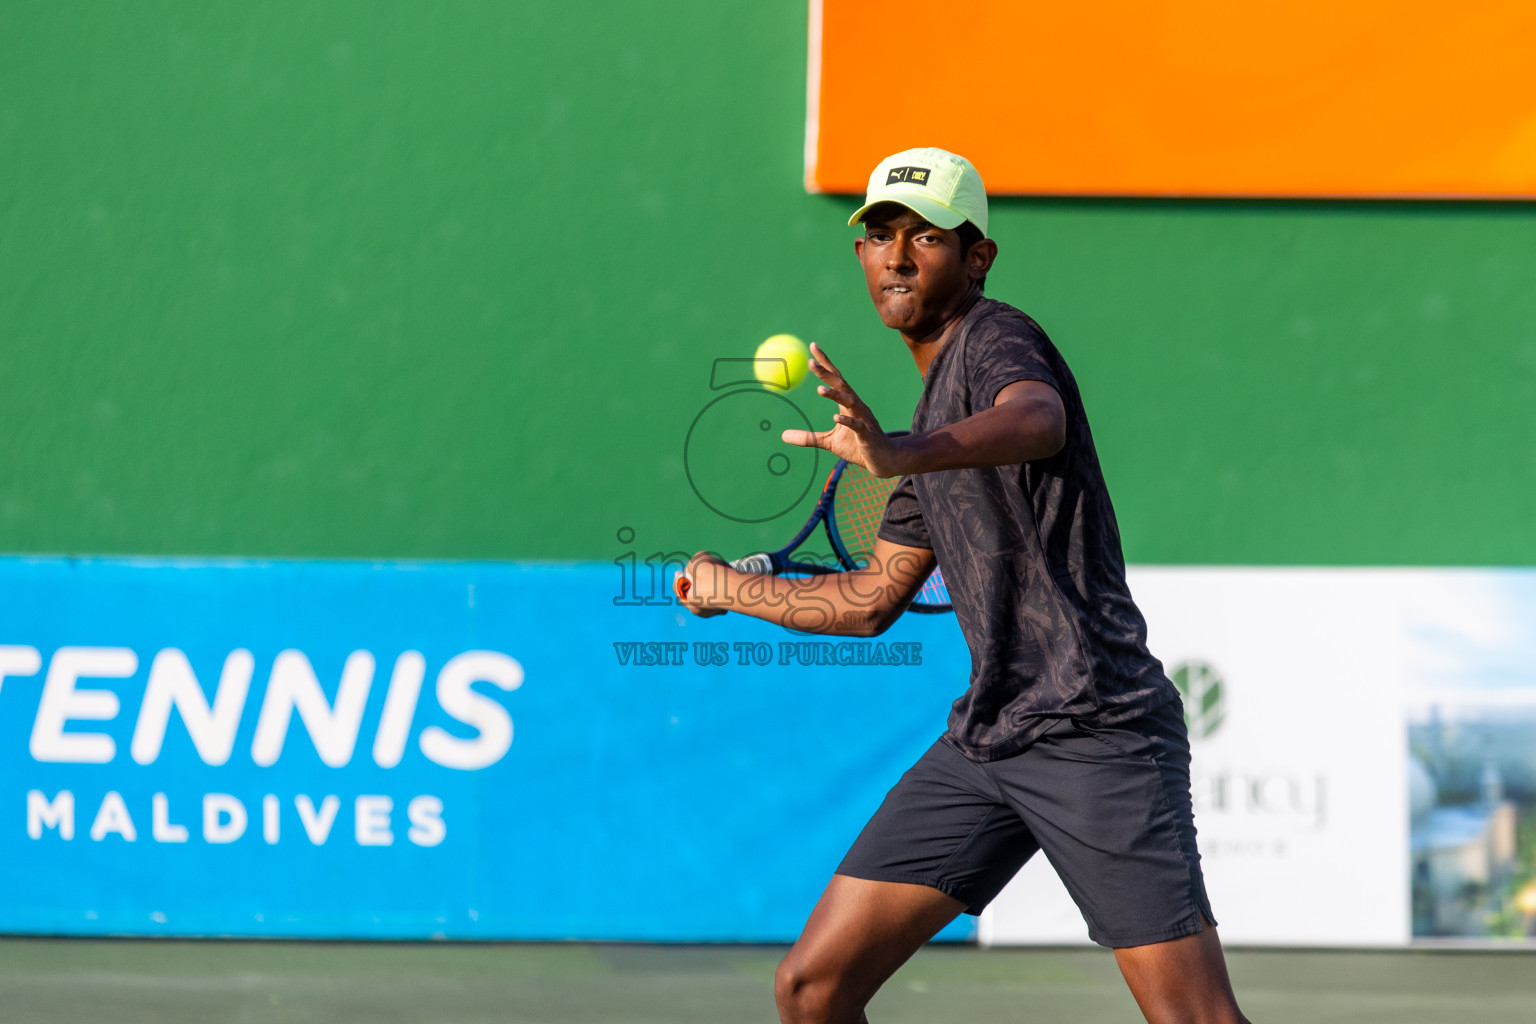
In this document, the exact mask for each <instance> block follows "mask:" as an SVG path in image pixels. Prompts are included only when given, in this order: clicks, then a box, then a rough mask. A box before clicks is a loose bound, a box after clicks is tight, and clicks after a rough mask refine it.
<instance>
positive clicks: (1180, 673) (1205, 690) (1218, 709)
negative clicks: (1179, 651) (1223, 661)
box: [1172, 661, 1227, 740]
mask: <svg viewBox="0 0 1536 1024" xmlns="http://www.w3.org/2000/svg"><path fill="white" fill-rule="evenodd" d="M1172 679H1173V685H1174V686H1177V687H1178V688H1179V696H1180V697H1183V698H1184V724H1185V725H1187V726H1189V736H1190V738H1191V739H1196V740H1203V739H1205V738H1206V737H1207V736H1209V735H1211V734H1212V733H1214V732H1215V731H1216V730H1217V729H1220V728H1221V723H1222V721H1223V720H1224V719H1225V718H1226V717H1227V712H1226V708H1225V707H1224V702H1223V701H1222V697H1221V676H1219V675H1217V674H1216V669H1215V668H1214V667H1212V666H1211V665H1208V664H1207V663H1205V662H1203V661H1186V662H1184V663H1183V664H1181V665H1179V666H1178V667H1177V668H1175V669H1174V670H1173V675H1172Z"/></svg>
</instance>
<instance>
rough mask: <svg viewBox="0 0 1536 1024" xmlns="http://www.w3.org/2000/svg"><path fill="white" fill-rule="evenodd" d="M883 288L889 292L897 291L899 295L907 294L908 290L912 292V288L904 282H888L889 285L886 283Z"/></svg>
mask: <svg viewBox="0 0 1536 1024" xmlns="http://www.w3.org/2000/svg"><path fill="white" fill-rule="evenodd" d="M881 290H882V291H887V292H895V293H896V294H897V295H905V294H907V293H908V292H910V291H911V290H912V289H911V288H908V287H907V286H906V285H904V284H888V285H886V286H885V287H884V288H883V289H881Z"/></svg>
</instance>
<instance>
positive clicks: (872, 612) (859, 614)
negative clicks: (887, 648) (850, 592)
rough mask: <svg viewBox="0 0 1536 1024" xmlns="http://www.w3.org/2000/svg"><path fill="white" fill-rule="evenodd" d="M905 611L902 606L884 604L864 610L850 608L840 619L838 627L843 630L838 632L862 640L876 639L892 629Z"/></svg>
mask: <svg viewBox="0 0 1536 1024" xmlns="http://www.w3.org/2000/svg"><path fill="white" fill-rule="evenodd" d="M904 610H905V609H904V608H903V607H900V606H891V607H887V606H886V605H885V603H884V602H881V603H880V604H876V605H870V606H868V607H864V608H850V609H847V610H845V611H844V612H843V614H842V615H841V616H840V617H839V622H838V625H839V626H840V627H841V628H840V629H838V631H837V632H838V633H840V634H841V635H843V636H852V637H859V638H861V639H868V638H870V637H876V636H879V635H880V634H881V633H884V632H885V631H886V630H888V629H890V628H891V626H892V625H894V624H895V622H896V620H897V619H899V618H901V613H902V612H903V611H904Z"/></svg>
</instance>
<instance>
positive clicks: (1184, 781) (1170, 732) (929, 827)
mask: <svg viewBox="0 0 1536 1024" xmlns="http://www.w3.org/2000/svg"><path fill="white" fill-rule="evenodd" d="M1041 849H1043V850H1044V851H1045V855H1046V858H1047V859H1049V860H1050V862H1051V866H1052V867H1054V868H1055V869H1056V873H1057V874H1058V875H1060V876H1061V880H1062V882H1063V883H1065V884H1066V887H1067V891H1068V892H1069V893H1071V895H1072V899H1073V900H1075V901H1076V903H1077V906H1078V909H1080V910H1081V911H1082V912H1083V918H1084V919H1085V920H1086V921H1087V922H1088V935H1089V937H1090V938H1092V939H1093V941H1094V942H1097V943H1098V944H1099V945H1101V946H1110V947H1114V948H1123V947H1126V946H1144V945H1147V944H1148V943H1152V942H1163V941H1165V940H1167V939H1176V938H1180V937H1182V936H1185V935H1193V934H1194V933H1196V932H1198V931H1200V929H1201V923H1200V916H1201V915H1202V914H1203V915H1204V916H1205V918H1206V920H1208V921H1210V922H1211V923H1212V924H1215V923H1216V918H1215V917H1213V916H1212V915H1211V906H1210V901H1209V900H1207V899H1206V895H1205V882H1204V880H1203V879H1202V878H1201V875H1200V853H1199V851H1198V850H1197V849H1196V847H1195V824H1194V809H1193V806H1192V804H1191V802H1190V796H1189V739H1188V734H1187V732H1186V730H1185V728H1184V713H1183V706H1182V705H1181V704H1180V703H1179V702H1178V701H1176V700H1175V701H1173V702H1171V703H1168V704H1165V705H1163V706H1162V707H1160V708H1157V709H1155V710H1153V711H1149V712H1147V713H1146V714H1145V715H1142V716H1140V717H1139V718H1136V719H1133V720H1132V721H1129V722H1123V723H1119V724H1117V725H1113V726H1102V725H1096V724H1092V723H1087V722H1077V721H1071V720H1063V721H1062V722H1061V723H1060V724H1058V725H1057V726H1056V727H1054V728H1052V729H1051V730H1049V731H1047V732H1046V733H1045V735H1043V736H1041V737H1040V739H1038V740H1036V741H1035V742H1034V743H1033V744H1031V745H1030V746H1029V747H1027V748H1025V749H1024V750H1023V751H1021V752H1020V753H1018V754H1015V755H1014V756H1012V757H1008V758H1004V759H1002V760H1000V761H990V762H986V763H978V762H976V761H972V760H970V759H969V758H967V757H966V756H965V755H963V754H961V753H960V752H959V751H957V750H955V749H954V748H953V747H951V746H950V745H949V744H948V743H946V742H945V741H944V740H942V739H941V740H939V741H938V742H937V743H935V744H934V745H933V746H932V747H931V748H929V750H928V752H927V753H926V754H924V755H923V756H922V758H920V759H919V760H918V762H917V764H915V765H913V766H912V768H911V769H910V770H908V771H907V773H906V774H905V775H903V776H902V777H901V781H900V782H898V783H896V785H895V787H894V788H892V790H891V791H890V793H888V794H887V795H886V798H885V802H884V803H882V804H881V805H880V809H879V810H878V811H876V812H875V816H874V817H873V818H871V819H870V820H869V824H868V825H866V826H864V831H863V832H862V833H860V834H859V838H858V839H857V840H855V841H854V844H853V848H852V849H851V850H849V851H848V855H847V856H846V857H845V858H843V863H842V864H841V865H840V866H839V867H838V869H837V872H838V874H840V875H851V876H853V877H854V878H867V879H872V880H874V881H882V882H912V883H916V884H918V885H927V886H931V887H933V888H935V889H938V890H940V891H941V892H945V893H948V894H949V895H951V896H953V897H954V898H955V899H957V900H959V901H960V902H962V903H964V904H965V906H966V912H967V913H971V914H979V913H980V912H981V910H982V908H983V907H985V906H986V905H987V904H988V903H990V902H991V901H992V898H993V897H994V896H996V895H997V894H998V893H999V892H1000V891H1001V890H1002V888H1003V886H1004V885H1007V884H1008V881H1009V879H1011V878H1013V876H1014V874H1015V873H1017V872H1018V870H1019V868H1021V867H1023V865H1024V862H1025V861H1027V860H1029V858H1030V857H1032V856H1034V853H1035V851H1036V850H1041Z"/></svg>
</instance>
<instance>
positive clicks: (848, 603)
mask: <svg viewBox="0 0 1536 1024" xmlns="http://www.w3.org/2000/svg"><path fill="white" fill-rule="evenodd" d="M934 565H935V560H934V557H933V552H932V551H929V550H928V549H927V548H912V547H906V546H905V545H901V544H893V543H891V542H890V541H887V540H877V541H876V542H875V549H874V552H873V554H872V555H871V556H870V559H869V564H868V565H867V566H866V567H865V568H863V569H859V570H857V571H855V572H840V573H833V574H830V575H827V576H810V577H805V578H798V579H795V578H789V577H783V576H762V575H757V574H755V573H744V572H738V571H736V570H735V569H732V568H731V567H730V566H729V565H727V564H726V563H725V562H723V561H721V560H720V559H719V558H717V557H716V556H714V555H712V554H710V553H709V552H707V551H700V552H699V553H698V554H696V555H694V556H693V558H692V559H690V560H689V562H688V566H687V568H686V569H685V570H684V574H685V575H686V576H687V577H688V580H689V582H690V586H689V587H688V588H687V591H686V594H685V595H683V596H680V600H681V601H682V604H683V607H685V608H687V609H688V610H689V611H691V612H693V614H695V615H698V616H700V617H703V618H708V617H710V616H714V615H723V614H724V613H725V612H727V611H732V612H739V613H740V614H742V615H750V616H752V617H753V618H756V619H762V620H764V621H765V622H772V623H775V624H776V625H780V626H786V627H788V628H790V629H797V630H800V631H801V632H804V633H825V634H829V635H833V636H855V637H868V636H878V635H879V634H881V633H883V632H885V631H886V630H887V629H889V628H890V626H891V624H892V623H893V622H895V621H896V620H897V619H898V618H900V617H901V613H902V612H904V611H906V610H907V606H908V605H910V604H911V603H912V599H913V598H914V597H915V596H916V595H917V592H918V590H919V589H920V588H921V587H922V585H923V581H924V580H926V579H927V578H928V574H929V573H930V572H932V571H933V567H934Z"/></svg>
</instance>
